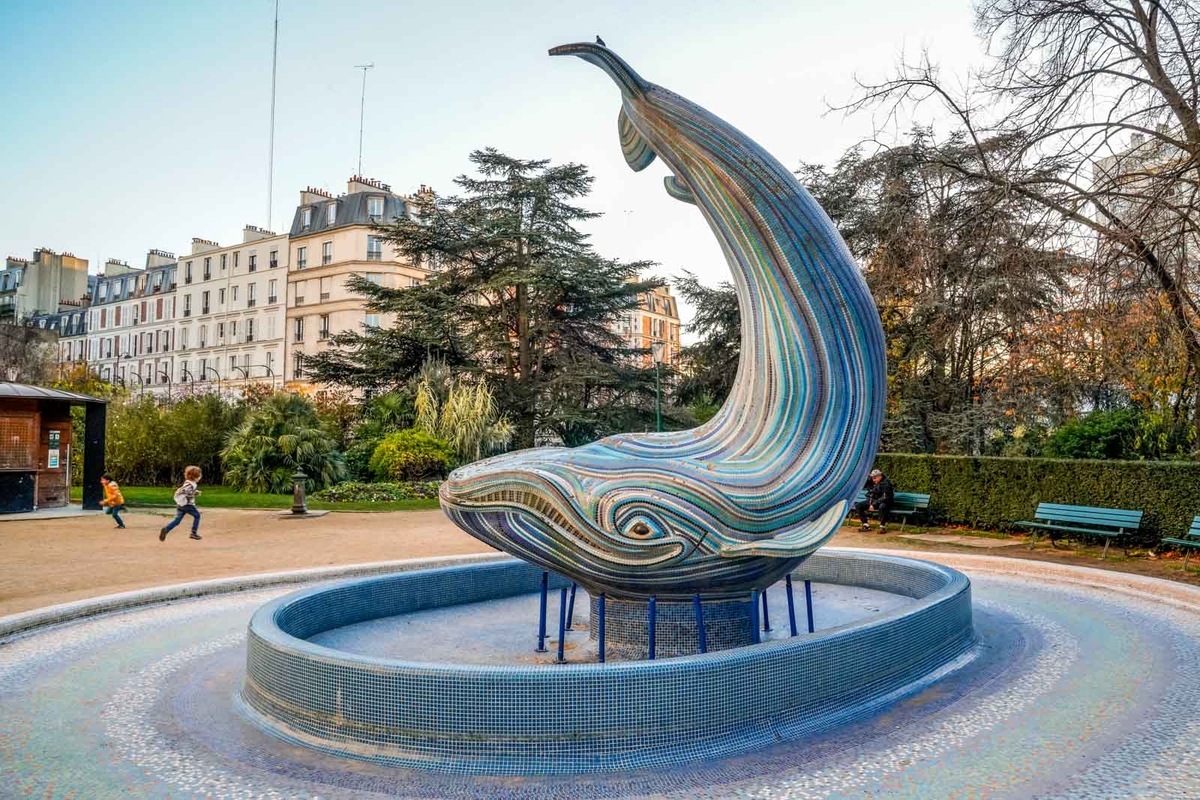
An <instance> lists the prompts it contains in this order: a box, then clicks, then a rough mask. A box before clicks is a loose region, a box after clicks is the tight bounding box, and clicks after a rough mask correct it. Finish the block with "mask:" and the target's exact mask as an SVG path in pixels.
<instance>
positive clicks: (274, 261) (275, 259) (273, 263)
mask: <svg viewBox="0 0 1200 800" xmlns="http://www.w3.org/2000/svg"><path fill="white" fill-rule="evenodd" d="M267 266H268V267H270V268H271V269H275V268H276V267H278V266H279V251H278V250H272V251H271V257H270V258H269V259H268V260H267Z"/></svg>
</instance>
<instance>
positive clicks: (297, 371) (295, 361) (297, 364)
mask: <svg viewBox="0 0 1200 800" xmlns="http://www.w3.org/2000/svg"><path fill="white" fill-rule="evenodd" d="M292 377H293V378H296V379H299V378H303V377H304V353H296V354H294V355H293V356H292Z"/></svg>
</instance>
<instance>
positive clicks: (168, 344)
mask: <svg viewBox="0 0 1200 800" xmlns="http://www.w3.org/2000/svg"><path fill="white" fill-rule="evenodd" d="M174 259H175V257H174V256H173V255H172V254H171V253H166V252H164V251H162V250H151V251H150V252H149V254H147V256H146V266H145V267H144V268H142V269H137V268H133V267H130V266H129V265H128V264H126V263H124V262H122V261H116V260H114V259H110V260H109V261H108V262H106V263H105V265H104V268H103V270H102V271H101V273H100V275H99V279H98V280H97V281H96V289H95V294H94V295H93V297H92V302H91V307H90V308H88V309H87V315H88V319H87V323H86V331H85V332H84V334H83V335H84V337H85V339H86V342H87V344H86V346H85V347H84V348H83V350H84V353H85V357H86V359H87V362H88V364H89V366H91V367H93V368H94V369H95V370H96V373H97V374H98V375H99V376H100V378H102V379H103V380H106V381H110V382H112V383H119V384H121V385H123V386H125V387H127V388H129V389H135V388H136V389H142V388H144V389H155V390H162V391H169V390H170V388H171V387H172V386H174V385H175V384H177V383H179V382H180V380H181V378H180V376H179V375H178V372H177V370H176V368H175V341H174V339H175V332H174V324H173V321H174V318H175V280H176V265H175V260H174ZM71 319H72V324H74V317H73V315H72V317H71ZM59 335H60V342H59V344H60V347H61V348H67V347H69V348H70V351H71V352H72V353H75V352H78V349H79V348H78V344H76V338H75V337H74V336H66V337H64V336H63V334H62V332H61V328H60V334H59Z"/></svg>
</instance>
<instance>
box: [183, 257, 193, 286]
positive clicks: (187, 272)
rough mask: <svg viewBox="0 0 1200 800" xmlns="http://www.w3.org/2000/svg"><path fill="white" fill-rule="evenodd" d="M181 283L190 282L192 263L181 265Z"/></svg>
mask: <svg viewBox="0 0 1200 800" xmlns="http://www.w3.org/2000/svg"><path fill="white" fill-rule="evenodd" d="M183 282H184V283H191V282H192V262H190V261H189V262H187V263H186V264H184V265H183Z"/></svg>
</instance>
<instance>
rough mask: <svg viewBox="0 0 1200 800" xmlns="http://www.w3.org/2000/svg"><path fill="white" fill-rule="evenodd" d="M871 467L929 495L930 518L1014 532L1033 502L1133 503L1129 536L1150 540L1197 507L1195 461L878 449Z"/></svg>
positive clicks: (1183, 524) (1175, 528)
mask: <svg viewBox="0 0 1200 800" xmlns="http://www.w3.org/2000/svg"><path fill="white" fill-rule="evenodd" d="M876 463H877V466H878V467H879V468H880V469H882V470H883V471H884V472H885V473H886V474H887V476H888V477H889V478H890V479H891V481H892V484H893V485H894V486H895V487H896V491H898V492H922V493H928V494H929V495H931V497H930V501H929V502H930V509H929V510H930V514H931V515H932V517H933V518H934V519H935V520H938V521H942V522H948V523H951V524H961V525H970V526H971V527H974V528H983V529H998V530H1013V529H1014V528H1016V527H1017V526H1015V525H1014V523H1015V522H1017V521H1019V520H1027V519H1031V518H1032V515H1033V512H1034V509H1036V508H1037V504H1038V503H1065V504H1068V505H1076V506H1102V507H1108V508H1130V509H1140V510H1142V511H1144V512H1145V516H1143V517H1142V527H1141V530H1140V531H1139V533H1138V534H1136V535H1135V536H1134V537H1133V541H1136V542H1138V543H1140V544H1144V545H1151V544H1154V543H1156V542H1157V541H1158V540H1159V539H1160V538H1161V537H1162V536H1170V535H1178V534H1179V533H1180V532H1181V531H1184V530H1187V527H1188V526H1189V525H1190V524H1191V521H1192V517H1193V516H1194V515H1196V514H1197V513H1200V464H1196V463H1192V462H1184V461H1090V460H1088V461H1085V460H1077V461H1069V460H1064V459H1050V458H986V457H981V458H975V457H971V456H934V455H908V454H900V453H881V454H880V455H879V457H878V458H877V459H876Z"/></svg>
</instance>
